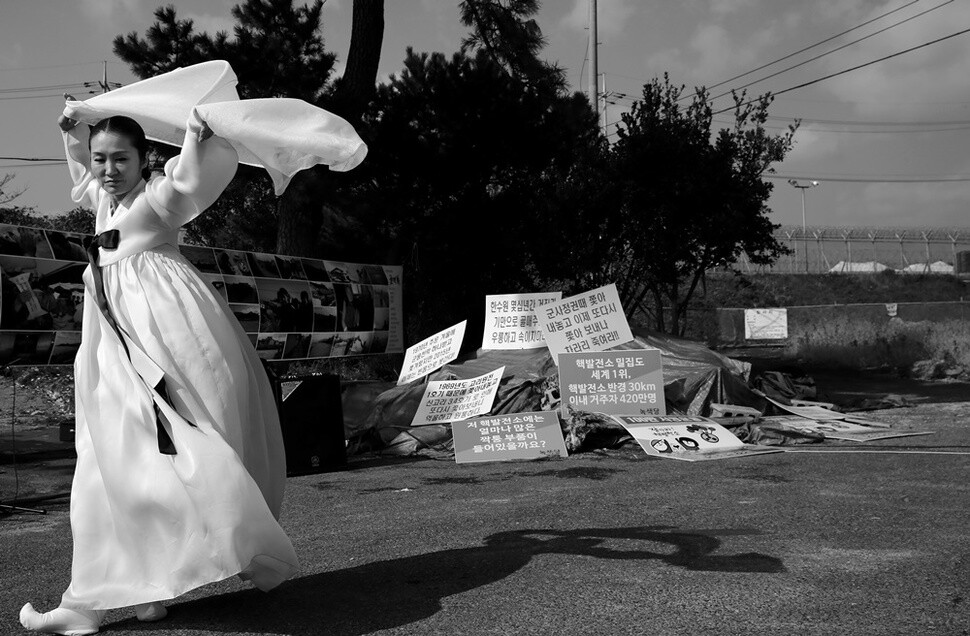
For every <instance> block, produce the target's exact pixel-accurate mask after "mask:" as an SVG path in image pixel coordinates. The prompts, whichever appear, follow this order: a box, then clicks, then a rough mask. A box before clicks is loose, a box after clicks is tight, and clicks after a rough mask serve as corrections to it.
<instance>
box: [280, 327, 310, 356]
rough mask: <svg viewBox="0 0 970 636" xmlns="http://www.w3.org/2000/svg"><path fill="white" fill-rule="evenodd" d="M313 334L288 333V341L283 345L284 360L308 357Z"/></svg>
mask: <svg viewBox="0 0 970 636" xmlns="http://www.w3.org/2000/svg"><path fill="white" fill-rule="evenodd" d="M312 336H313V334H310V333H289V334H286V343H285V344H284V345H283V354H282V358H281V359H283V360H303V359H305V358H306V357H307V353H308V352H309V350H310V340H311V338H312Z"/></svg>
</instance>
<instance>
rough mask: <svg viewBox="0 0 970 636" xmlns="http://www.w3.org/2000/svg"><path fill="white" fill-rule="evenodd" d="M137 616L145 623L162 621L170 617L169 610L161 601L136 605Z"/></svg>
mask: <svg viewBox="0 0 970 636" xmlns="http://www.w3.org/2000/svg"><path fill="white" fill-rule="evenodd" d="M135 616H137V617H138V620H140V621H143V622H145V623H151V622H154V621H160V620H162V619H163V618H165V617H166V616H168V610H167V609H165V606H164V605H162V604H161V603H160V602H159V601H154V602H151V603H142V604H141V605H135Z"/></svg>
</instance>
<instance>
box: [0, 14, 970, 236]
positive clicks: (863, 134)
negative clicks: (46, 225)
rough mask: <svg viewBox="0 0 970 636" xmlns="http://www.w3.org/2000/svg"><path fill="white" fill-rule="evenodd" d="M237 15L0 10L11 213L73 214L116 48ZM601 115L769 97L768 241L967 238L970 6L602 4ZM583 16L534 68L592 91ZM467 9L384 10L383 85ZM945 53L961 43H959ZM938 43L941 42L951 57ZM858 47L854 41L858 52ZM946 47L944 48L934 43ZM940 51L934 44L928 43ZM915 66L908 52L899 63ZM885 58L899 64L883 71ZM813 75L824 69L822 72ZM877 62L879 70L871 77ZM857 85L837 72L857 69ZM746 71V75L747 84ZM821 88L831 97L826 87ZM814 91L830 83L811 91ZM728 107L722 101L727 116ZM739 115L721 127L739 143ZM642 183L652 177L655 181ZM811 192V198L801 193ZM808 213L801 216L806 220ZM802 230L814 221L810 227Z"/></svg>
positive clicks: (547, 23) (330, 27)
mask: <svg viewBox="0 0 970 636" xmlns="http://www.w3.org/2000/svg"><path fill="white" fill-rule="evenodd" d="M296 2H297V3H298V4H300V2H299V0H296ZM237 3H238V0H193V1H188V0H3V1H2V2H0V142H2V143H0V157H4V159H0V176H2V175H4V174H12V175H14V178H13V180H12V181H11V182H10V183H9V184H7V187H6V189H7V190H11V189H13V190H20V189H24V190H25V191H24V193H23V194H22V195H20V197H19V198H17V199H16V200H15V201H14V204H17V205H23V206H31V207H34V208H36V209H37V210H38V211H42V212H59V211H63V210H68V209H70V208H72V207H74V205H73V203H72V202H71V201H70V199H69V197H68V190H69V177H68V173H67V168H66V167H65V166H64V165H63V164H59V165H43V162H29V161H25V160H24V159H36V158H50V159H61V158H63V147H62V145H61V140H60V133H59V131H58V130H57V128H56V125H55V120H56V118H57V115H58V114H59V113H60V111H61V107H62V103H63V98H62V97H61V94H62V93H63V92H64V86H66V85H69V87H68V89H67V90H68V91H69V92H72V93H73V94H74V95H75V96H76V97H78V98H82V95H83V92H84V91H85V90H97V89H96V88H84V87H83V86H82V85H83V83H85V82H98V81H99V80H100V79H101V78H102V72H103V70H106V71H107V77H108V81H109V82H120V83H124V84H127V83H130V82H133V81H135V80H136V78H135V77H134V76H133V75H132V74H131V73H130V71H129V70H128V68H127V66H126V65H125V64H124V63H122V62H121V61H120V60H118V58H116V57H115V56H114V54H113V53H112V46H111V42H112V40H113V38H114V37H115V36H116V35H119V34H127V33H129V32H132V31H136V32H137V33H138V34H139V36H141V37H144V34H145V31H146V29H147V28H148V27H149V26H150V25H151V24H152V23H153V21H154V19H153V15H152V13H153V11H154V10H155V9H156V8H157V7H159V6H161V5H163V4H171V5H174V6H175V8H176V13H177V15H178V16H179V17H180V18H183V19H184V18H190V19H192V20H193V21H194V23H195V28H196V30H197V31H207V32H209V33H210V34H211V33H214V32H216V31H219V30H227V31H230V32H231V28H232V25H233V20H232V17H231V14H230V9H231V7H232V6H233V5H235V4H237ZM597 4H598V12H597V41H598V43H599V45H598V48H597V66H598V71H599V74H600V89H601V92H603V93H605V96H606V97H605V101H606V103H605V105H604V107H603V108H602V109H601V110H602V111H603V112H602V116H603V124H604V126H605V130H606V132H607V134H608V135H610V138H611V139H616V133H615V130H616V127H617V125H618V123H619V121H620V116H621V114H622V113H623V112H624V111H626V110H628V109H629V108H630V105H631V104H632V103H633V100H635V99H636V98H637V97H638V96H639V95H640V92H641V89H642V86H643V85H644V84H645V83H647V82H649V81H650V80H651V79H652V78H654V77H660V76H662V75H663V74H664V73H668V74H669V75H670V78H671V80H672V82H673V83H675V84H677V85H684V86H685V87H686V90H687V92H688V93H692V92H693V90H694V88H695V87H698V86H705V87H709V88H710V90H711V95H714V96H718V95H721V94H722V93H726V92H727V91H729V90H730V89H732V88H737V89H741V88H743V87H744V86H745V85H746V84H750V85H749V86H747V87H746V88H745V90H746V91H747V92H748V96H749V97H753V96H757V95H760V94H762V93H765V92H772V93H773V94H776V98H775V100H774V102H773V103H772V105H771V108H770V111H769V112H770V114H771V119H770V120H769V122H768V126H769V127H770V129H771V131H772V132H774V133H777V134H780V133H781V132H783V130H784V129H785V127H786V126H787V125H788V124H789V123H792V122H793V121H794V120H795V119H800V120H801V125H800V128H799V130H798V131H797V133H796V135H795V145H794V148H793V149H792V151H791V152H790V153H789V155H788V156H787V157H786V158H785V160H784V161H783V162H780V163H777V164H775V165H774V166H773V167H774V169H775V171H776V173H777V175H776V177H775V178H772V179H770V181H771V183H773V184H774V186H775V188H774V192H773V194H772V196H771V199H770V200H769V202H768V205H769V207H770V208H771V209H772V212H771V216H770V218H771V220H772V221H773V222H775V223H780V224H789V225H798V226H800V225H802V223H803V222H804V223H806V224H807V225H808V226H835V227H868V226H873V227H916V226H928V227H953V228H970V73H968V72H967V60H968V59H970V33H963V34H959V35H954V34H957V33H959V32H961V31H964V30H967V29H970V2H966V1H965V0H813V1H812V2H805V1H804V0H598V3H597ZM589 5H590V0H545V1H544V2H543V3H542V5H541V8H540V11H539V13H538V14H537V16H535V17H536V21H537V23H538V25H539V27H540V29H541V30H542V32H543V34H544V35H545V36H546V39H547V45H546V47H545V49H544V50H543V52H542V54H541V57H543V58H544V59H545V60H547V61H549V62H555V63H558V64H559V66H561V67H562V68H564V69H565V70H566V77H567V80H568V82H569V84H570V87H571V88H572V89H573V90H581V91H584V92H585V91H586V90H587V88H588V74H589V66H588V58H589V47H588V42H589V32H590V31H589V19H588V18H589ZM351 13H352V0H327V2H326V4H325V5H324V9H323V27H322V34H323V37H324V40H325V43H326V47H327V49H328V50H330V51H331V52H333V53H335V54H336V55H337V58H338V60H337V71H338V74H339V72H340V70H341V69H342V64H343V62H344V60H345V59H346V55H347V51H348V47H349V43H350V26H351ZM458 18H459V13H458V1H457V0H386V2H385V31H384V41H383V46H382V53H381V65H380V79H381V80H382V81H384V80H386V79H387V78H388V77H389V76H390V75H392V74H394V73H397V72H399V71H400V69H401V68H402V61H403V59H404V55H405V49H406V47H407V46H411V47H413V48H414V49H415V50H416V51H419V52H421V51H427V52H433V51H441V52H444V53H447V54H451V53H453V52H454V51H457V50H458V48H459V47H460V42H461V39H462V37H463V36H464V35H465V34H466V31H467V30H466V28H465V27H463V26H462V25H461V23H460V22H459V19H458ZM950 36H952V37H950ZM943 38H945V39H943ZM855 40H860V41H858V42H854V41H855ZM937 40H939V41H937ZM934 41H936V42H934ZM907 49H914V50H912V51H910V52H906V53H903V52H904V51H906V50H907ZM890 56H892V57H890ZM812 58H816V59H812ZM881 58H888V59H885V60H883V61H879V62H875V63H872V62H874V61H876V60H880V59H881ZM855 67H859V68H857V69H856V70H851V71H849V72H845V71H847V70H848V69H853V68H855ZM752 71H754V72H752ZM826 77H827V78H828V79H823V78H826ZM819 80H821V81H819ZM732 104H733V102H732V101H731V97H730V95H729V94H728V95H725V96H723V97H718V98H717V99H716V100H715V101H714V106H715V110H720V109H722V108H725V109H726V108H730V107H731V106H732ZM730 117H731V112H730V111H727V112H724V113H722V114H718V115H715V126H717V127H724V126H729V125H730V122H731V119H730ZM647 178H649V176H647ZM789 178H794V179H796V180H797V182H798V183H799V185H803V186H807V185H808V184H809V183H810V182H811V181H813V180H815V181H818V185H817V186H814V187H807V188H803V189H799V188H795V187H792V186H791V185H790V184H789V183H788V182H787V179H789ZM803 203H804V207H803ZM803 213H804V215H803Z"/></svg>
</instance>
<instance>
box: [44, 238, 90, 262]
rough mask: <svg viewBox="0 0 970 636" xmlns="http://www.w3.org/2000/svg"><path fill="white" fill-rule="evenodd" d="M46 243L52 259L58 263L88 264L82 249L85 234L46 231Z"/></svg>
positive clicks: (85, 253)
mask: <svg viewBox="0 0 970 636" xmlns="http://www.w3.org/2000/svg"><path fill="white" fill-rule="evenodd" d="M46 232H47V242H48V243H50V246H51V251H52V252H53V254H54V256H53V258H54V259H56V260H59V261H77V262H81V263H87V262H88V253H87V251H86V250H85V249H84V241H85V239H86V238H88V236H87V235H85V234H78V233H75V232H58V231H57V230H46Z"/></svg>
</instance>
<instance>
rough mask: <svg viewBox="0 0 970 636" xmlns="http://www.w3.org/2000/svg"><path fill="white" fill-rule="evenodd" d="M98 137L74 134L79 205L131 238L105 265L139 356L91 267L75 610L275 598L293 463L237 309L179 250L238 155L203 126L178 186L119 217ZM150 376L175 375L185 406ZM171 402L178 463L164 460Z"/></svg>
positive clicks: (80, 367) (147, 191)
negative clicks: (182, 599) (96, 159)
mask: <svg viewBox="0 0 970 636" xmlns="http://www.w3.org/2000/svg"><path fill="white" fill-rule="evenodd" d="M88 130H89V128H88V126H86V125H83V124H81V125H78V126H76V127H75V128H74V129H73V130H71V131H70V132H69V133H65V135H64V137H65V148H66V151H67V156H68V163H69V165H70V169H71V176H72V179H73V181H74V189H73V191H72V195H73V198H74V200H75V201H77V202H79V203H84V204H87V205H90V206H91V207H93V208H94V209H96V210H97V221H96V224H97V232H98V233H99V234H100V233H101V232H104V231H106V230H112V229H117V230H118V231H119V232H120V240H119V243H118V247H117V248H116V249H114V250H108V249H104V248H99V252H100V261H99V262H100V264H101V271H102V274H103V280H104V288H105V294H106V296H107V300H108V303H109V306H110V309H111V312H112V314H113V315H114V317H115V320H116V321H117V322H118V324H119V326H120V327H121V329H122V330H123V331H124V332H125V333H126V334H127V336H128V337H130V340H129V342H128V343H127V344H128V348H129V350H130V351H131V352H132V353H131V354H128V353H126V350H125V348H124V347H123V346H122V343H121V342H120V341H119V337H118V335H117V334H116V332H115V331H114V330H113V329H112V327H111V326H110V325H109V323H108V322H107V320H106V319H105V317H104V316H103V315H102V313H101V311H100V310H99V308H98V305H97V301H96V299H95V293H94V287H93V278H92V272H91V269H90V268H88V270H87V271H86V272H85V274H84V279H85V302H84V317H83V327H82V338H81V346H80V349H79V351H78V354H77V358H76V361H75V364H74V370H75V384H76V417H77V425H76V429H75V430H76V446H77V465H76V469H75V474H74V482H73V486H72V490H71V530H72V533H73V538H74V556H73V564H72V571H71V584H70V587H69V588H68V589H67V591H66V592H65V593H64V595H63V597H62V601H61V606H62V607H68V608H72V609H110V608H117V607H125V606H131V605H136V604H141V603H147V602H151V601H161V600H165V599H171V598H174V597H176V596H178V595H180V594H182V593H184V592H186V591H188V590H191V589H193V588H196V587H199V586H201V585H204V584H206V583H211V582H215V581H219V580H222V579H225V578H228V577H231V576H234V575H240V576H241V577H242V578H244V579H248V580H251V581H252V582H253V583H254V584H255V585H256V586H257V587H259V588H260V589H269V588H272V587H274V586H275V585H277V584H279V583H280V582H282V581H284V580H286V579H287V578H289V577H290V576H292V575H293V574H294V573H295V572H296V570H297V567H298V562H297V557H296V554H295V552H294V550H293V546H292V544H291V543H290V540H289V538H288V537H287V536H286V534H285V532H284V531H283V529H282V528H281V527H280V524H279V523H278V518H279V514H280V508H281V504H282V499H283V487H284V482H285V478H286V465H285V456H284V450H283V440H282V431H281V429H280V424H279V419H278V414H277V410H276V406H275V403H274V398H273V394H272V389H271V386H270V384H269V380H268V378H267V377H266V374H265V371H264V370H263V368H262V367H261V362H260V360H259V358H258V356H257V355H256V352H255V349H254V348H253V346H252V344H251V343H250V340H249V338H248V337H247V336H246V334H245V333H244V332H243V330H242V327H241V326H240V325H239V323H238V322H237V321H236V320H235V318H234V316H233V314H232V312H231V311H230V309H229V307H228V305H227V303H226V302H225V301H224V299H223V298H222V296H221V295H219V294H218V293H217V292H216V291H215V290H214V289H213V288H212V287H211V286H210V285H209V284H207V283H206V282H205V281H204V280H203V279H202V277H201V276H200V274H199V272H198V270H196V269H195V267H193V266H192V265H191V264H190V263H189V262H188V261H187V260H186V259H185V258H184V257H183V256H182V255H181V254H180V253H179V249H178V246H177V239H178V232H179V228H180V227H181V226H182V225H184V224H185V223H187V222H189V221H191V220H192V219H193V218H194V217H196V216H197V215H198V214H200V213H201V212H202V211H203V210H205V209H206V208H207V207H208V206H209V205H211V204H212V203H213V202H214V201H215V200H216V198H217V197H218V196H219V195H220V194H221V193H222V191H223V190H224V188H225V187H226V185H227V184H228V183H229V180H230V179H231V178H232V176H233V174H234V173H235V170H236V166H237V154H236V151H235V150H234V149H233V147H232V146H231V145H230V144H229V143H228V142H226V141H225V140H224V139H221V138H219V137H210V138H209V139H207V140H206V141H203V142H199V141H198V138H197V135H198V130H199V124H198V122H196V123H194V124H190V125H189V130H188V132H187V134H186V137H185V142H184V146H183V148H182V151H181V154H180V155H179V156H177V157H175V158H173V159H171V160H169V162H168V163H167V164H166V166H165V174H164V176H157V177H154V178H152V179H151V180H150V181H149V182H147V183H146V182H144V181H143V182H142V183H141V184H140V185H139V186H138V187H136V188H135V189H134V190H133V191H132V192H131V193H130V194H128V195H127V196H126V197H125V198H124V200H123V201H121V202H119V203H118V205H117V207H116V209H114V210H112V209H111V208H112V206H111V201H110V197H109V196H108V195H107V194H106V193H105V192H104V191H103V190H102V189H101V187H100V185H99V184H98V182H97V181H96V180H95V179H94V177H93V175H92V174H91V172H90V170H89V168H88V166H89V165H90V164H89V159H88V134H89V132H88ZM129 356H130V357H129ZM146 359H147V361H148V362H147V366H146V363H145V361H146ZM133 360H134V363H133ZM149 368H153V369H155V370H161V371H162V372H164V378H165V384H166V386H167V389H168V393H169V395H170V401H171V406H170V405H169V404H168V403H166V402H164V401H163V400H160V399H159V398H158V394H157V393H155V392H154V391H153V389H152V386H153V384H154V381H153V380H151V379H149V380H146V375H150V372H149V373H147V374H146V369H149ZM156 405H157V406H158V408H160V410H161V413H162V415H163V416H164V417H163V418H161V419H162V421H163V422H165V424H166V430H168V431H169V432H170V435H171V439H172V441H173V442H174V447H175V451H176V454H174V455H170V454H162V453H161V452H159V441H158V431H157V429H156V414H155V409H156ZM172 407H174V410H173V408H172Z"/></svg>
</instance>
